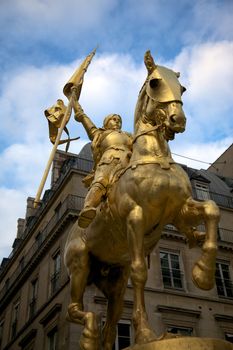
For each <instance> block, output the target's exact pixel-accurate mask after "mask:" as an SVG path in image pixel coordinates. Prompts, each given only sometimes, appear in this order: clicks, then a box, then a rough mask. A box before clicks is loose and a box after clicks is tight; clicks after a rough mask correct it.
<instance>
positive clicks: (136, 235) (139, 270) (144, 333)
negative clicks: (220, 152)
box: [127, 206, 156, 344]
mask: <svg viewBox="0 0 233 350" xmlns="http://www.w3.org/2000/svg"><path fill="white" fill-rule="evenodd" d="M127 238H128V243H129V250H130V256H131V269H130V277H131V281H132V285H133V289H134V308H133V323H134V328H135V343H137V344H143V343H146V342H148V341H152V340H154V339H156V335H155V333H154V332H153V331H152V330H151V328H150V327H149V324H148V316H147V313H146V308H145V299H144V287H145V284H146V281H147V266H146V260H145V256H144V230H143V211H142V208H141V207H140V206H135V207H134V209H133V210H131V212H130V214H129V216H128V218H127Z"/></svg>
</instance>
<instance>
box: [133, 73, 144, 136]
mask: <svg viewBox="0 0 233 350" xmlns="http://www.w3.org/2000/svg"><path fill="white" fill-rule="evenodd" d="M146 84H147V80H146V81H145V82H144V84H143V85H142V88H141V90H140V91H139V95H138V100H137V103H136V107H135V112H134V133H136V132H137V129H138V124H139V121H140V119H141V117H142V115H143V112H144V110H145V98H146V97H147V94H146Z"/></svg>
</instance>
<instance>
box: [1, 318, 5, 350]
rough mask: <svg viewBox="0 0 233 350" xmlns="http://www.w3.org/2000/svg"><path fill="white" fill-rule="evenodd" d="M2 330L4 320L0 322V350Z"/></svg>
mask: <svg viewBox="0 0 233 350" xmlns="http://www.w3.org/2000/svg"><path fill="white" fill-rule="evenodd" d="M3 328H4V320H1V321H0V348H1V345H2V338H3Z"/></svg>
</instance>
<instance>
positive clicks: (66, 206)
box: [0, 195, 84, 300]
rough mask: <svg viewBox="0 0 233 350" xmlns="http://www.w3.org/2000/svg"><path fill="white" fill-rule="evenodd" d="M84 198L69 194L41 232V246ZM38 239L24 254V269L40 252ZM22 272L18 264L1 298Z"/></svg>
mask: <svg viewBox="0 0 233 350" xmlns="http://www.w3.org/2000/svg"><path fill="white" fill-rule="evenodd" d="M83 203H84V198H83V197H79V196H74V195H68V196H67V197H66V199H65V200H64V202H63V203H62V204H61V206H60V209H59V211H58V212H56V213H55V214H54V216H53V217H52V218H51V220H50V221H49V222H48V224H47V226H46V227H45V228H44V230H43V231H42V232H41V235H42V238H41V240H40V243H41V246H42V245H43V243H44V242H45V241H46V240H47V238H48V237H49V235H50V233H51V232H52V231H53V230H54V228H55V227H56V226H57V224H58V222H59V221H60V220H62V218H63V217H65V214H66V213H68V212H69V211H75V212H77V213H78V211H80V210H81V209H82V207H83ZM38 248H39V247H38V241H36V240H35V242H34V244H33V245H32V246H31V248H30V249H29V250H28V252H27V253H26V254H25V256H24V266H25V268H24V270H26V268H27V266H28V265H29V264H30V262H31V261H32V260H33V259H35V258H36V256H37V252H39V249H38ZM21 274H22V271H21V267H20V265H18V267H17V268H16V269H15V271H14V272H13V274H12V275H11V276H10V278H9V280H8V283H7V288H6V286H5V287H4V288H3V289H2V290H1V291H0V300H2V298H3V296H4V295H5V293H7V291H9V290H10V289H11V287H12V286H13V284H14V283H15V281H17V279H18V278H19V277H20V275H21Z"/></svg>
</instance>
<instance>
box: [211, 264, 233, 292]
mask: <svg viewBox="0 0 233 350" xmlns="http://www.w3.org/2000/svg"><path fill="white" fill-rule="evenodd" d="M223 265H224V266H227V270H225V272H226V271H227V273H228V276H229V278H228V279H226V278H225V276H224V271H223ZM220 266H221V268H219V267H220ZM218 272H219V277H218V276H217V274H218ZM217 281H220V283H217ZM215 282H216V289H217V294H218V296H219V297H220V298H227V299H233V283H232V278H231V271H230V263H229V262H228V261H216V273H215ZM226 282H228V283H229V287H227V283H226ZM220 288H222V291H223V293H220V291H221V289H220ZM228 289H229V290H230V291H231V293H230V294H231V295H229V292H228Z"/></svg>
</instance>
